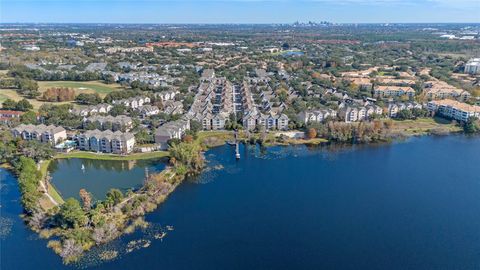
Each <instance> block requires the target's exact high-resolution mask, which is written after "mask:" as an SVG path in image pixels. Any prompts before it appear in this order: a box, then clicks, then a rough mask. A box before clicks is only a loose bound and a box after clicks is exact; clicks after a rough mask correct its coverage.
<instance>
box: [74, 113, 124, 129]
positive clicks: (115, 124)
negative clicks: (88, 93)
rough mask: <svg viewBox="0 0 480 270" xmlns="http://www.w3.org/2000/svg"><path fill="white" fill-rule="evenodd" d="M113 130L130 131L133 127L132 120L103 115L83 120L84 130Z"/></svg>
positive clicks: (121, 116) (119, 116) (122, 116)
mask: <svg viewBox="0 0 480 270" xmlns="http://www.w3.org/2000/svg"><path fill="white" fill-rule="evenodd" d="M92 126H93V128H90V129H101V130H106V129H111V130H113V131H117V130H120V131H128V130H130V129H131V128H132V127H133V121H132V118H130V117H128V116H126V115H118V116H111V115H107V116H101V115H93V116H90V117H88V118H85V119H84V120H83V128H85V129H88V128H89V127H92Z"/></svg>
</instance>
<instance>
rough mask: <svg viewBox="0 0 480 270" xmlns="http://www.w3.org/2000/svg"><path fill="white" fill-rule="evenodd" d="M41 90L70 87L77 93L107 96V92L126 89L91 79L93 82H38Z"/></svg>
mask: <svg viewBox="0 0 480 270" xmlns="http://www.w3.org/2000/svg"><path fill="white" fill-rule="evenodd" d="M38 86H39V89H40V91H41V92H42V91H45V90H46V89H48V88H52V87H68V88H73V89H74V90H75V91H76V93H77V94H80V93H98V94H99V95H100V96H102V97H103V96H105V95H106V94H108V93H110V92H112V91H116V90H122V89H124V88H123V87H122V86H120V85H119V84H116V83H114V84H105V83H103V82H100V81H91V82H76V81H48V82H47V81H42V82H38Z"/></svg>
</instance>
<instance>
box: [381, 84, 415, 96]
mask: <svg viewBox="0 0 480 270" xmlns="http://www.w3.org/2000/svg"><path fill="white" fill-rule="evenodd" d="M373 94H374V96H376V97H401V96H405V95H406V96H408V97H410V98H411V97H413V96H415V90H413V88H411V87H410V86H390V85H379V86H375V88H374V90H373Z"/></svg>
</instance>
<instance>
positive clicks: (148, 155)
mask: <svg viewBox="0 0 480 270" xmlns="http://www.w3.org/2000/svg"><path fill="white" fill-rule="evenodd" d="M163 157H168V152H167V151H156V152H150V153H136V154H130V155H127V156H122V155H114V154H103V153H100V154H97V153H92V152H83V151H73V152H70V153H65V154H59V155H56V156H55V159H59V158H86V159H97V160H141V159H152V158H163Z"/></svg>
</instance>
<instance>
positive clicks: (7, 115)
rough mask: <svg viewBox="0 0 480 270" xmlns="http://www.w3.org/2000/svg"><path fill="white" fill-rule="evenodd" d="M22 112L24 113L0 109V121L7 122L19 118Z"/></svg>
mask: <svg viewBox="0 0 480 270" xmlns="http://www.w3.org/2000/svg"><path fill="white" fill-rule="evenodd" d="M22 114H24V112H20V111H11V110H0V123H5V124H8V123H11V122H12V121H13V120H15V119H17V120H20V116H22Z"/></svg>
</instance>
